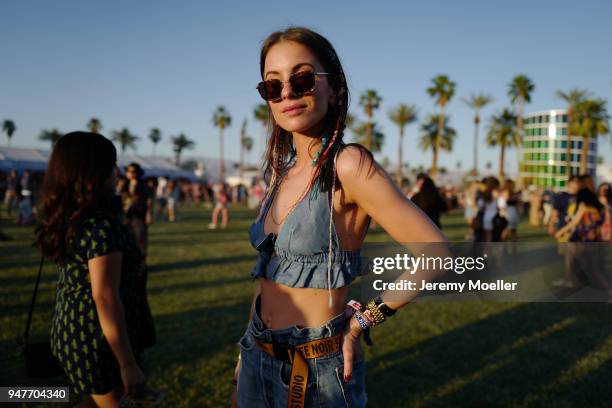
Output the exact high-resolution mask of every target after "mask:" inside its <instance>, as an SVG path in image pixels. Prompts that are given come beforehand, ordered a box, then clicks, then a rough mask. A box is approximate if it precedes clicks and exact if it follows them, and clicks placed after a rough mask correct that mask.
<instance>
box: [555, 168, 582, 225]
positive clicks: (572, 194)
mask: <svg viewBox="0 0 612 408" xmlns="http://www.w3.org/2000/svg"><path fill="white" fill-rule="evenodd" d="M578 190H579V183H578V176H571V177H570V178H569V180H568V181H567V191H562V192H560V193H557V194H555V197H554V199H553V211H552V215H551V217H550V220H549V221H548V234H549V235H555V233H556V232H557V231H558V230H560V229H561V228H563V227H564V226H565V224H567V222H568V221H569V220H570V218H571V217H572V215H574V212H575V210H576V193H577V192H578Z"/></svg>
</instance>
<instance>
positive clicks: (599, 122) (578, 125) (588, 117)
mask: <svg viewBox="0 0 612 408" xmlns="http://www.w3.org/2000/svg"><path fill="white" fill-rule="evenodd" d="M606 104H607V103H606V101H604V100H603V99H585V100H583V101H580V102H578V103H577V104H576V106H575V111H574V120H573V122H574V130H575V133H576V134H577V135H578V136H580V137H582V152H581V155H580V174H586V171H587V155H588V153H589V143H590V141H591V139H596V138H597V136H600V135H601V136H603V135H606V134H608V133H610V124H609V121H610V115H609V114H608V108H607V107H606Z"/></svg>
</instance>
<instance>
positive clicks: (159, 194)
mask: <svg viewBox="0 0 612 408" xmlns="http://www.w3.org/2000/svg"><path fill="white" fill-rule="evenodd" d="M167 185H168V179H167V178H166V177H164V176H159V177H158V178H157V187H156V189H155V200H156V201H157V219H158V220H159V219H161V218H162V214H163V213H164V212H165V211H166V205H167V201H166V199H167V196H166V188H167Z"/></svg>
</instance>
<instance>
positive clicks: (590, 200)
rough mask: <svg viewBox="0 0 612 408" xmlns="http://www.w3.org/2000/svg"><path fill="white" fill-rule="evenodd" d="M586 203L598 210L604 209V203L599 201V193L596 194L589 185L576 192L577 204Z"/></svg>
mask: <svg viewBox="0 0 612 408" xmlns="http://www.w3.org/2000/svg"><path fill="white" fill-rule="evenodd" d="M580 203H584V205H586V206H587V207H593V208H595V209H596V210H597V211H601V210H602V209H603V205H602V204H601V203H600V202H599V198H598V197H597V194H595V193H594V192H593V191H592V190H591V189H590V188H589V187H583V188H581V189H580V190H579V191H578V194H576V206H578V205H580Z"/></svg>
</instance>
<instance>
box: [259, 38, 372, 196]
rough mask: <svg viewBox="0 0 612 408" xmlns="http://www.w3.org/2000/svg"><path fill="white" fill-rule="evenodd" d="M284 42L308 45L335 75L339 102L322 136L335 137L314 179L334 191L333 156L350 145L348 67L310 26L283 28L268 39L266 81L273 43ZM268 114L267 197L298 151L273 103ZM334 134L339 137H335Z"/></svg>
mask: <svg viewBox="0 0 612 408" xmlns="http://www.w3.org/2000/svg"><path fill="white" fill-rule="evenodd" d="M282 41H294V42H297V43H299V44H302V45H304V46H306V47H308V48H309V49H310V50H311V51H312V52H313V53H314V54H315V56H316V57H317V59H318V60H319V62H320V63H321V64H322V65H323V67H324V69H325V71H326V72H329V73H330V74H331V75H328V76H327V80H328V82H329V84H330V86H331V88H332V89H333V90H334V93H335V94H336V98H335V103H334V104H332V105H330V106H329V108H328V112H327V115H326V117H325V119H324V120H325V126H324V127H323V128H324V131H323V135H322V136H327V137H328V138H331V140H330V141H329V142H328V144H327V146H326V148H325V149H324V151H323V152H322V153H321V155H320V156H319V158H318V160H317V162H316V165H315V166H316V169H315V173H314V174H315V176H314V177H313V179H312V181H311V185H312V184H315V183H316V182H317V181H318V184H319V190H320V191H322V192H324V191H329V190H331V185H332V177H333V158H334V156H335V154H336V152H337V151H338V150H339V149H341V148H342V147H343V146H346V145H347V144H345V143H344V142H343V141H342V138H343V136H344V128H345V121H346V116H347V114H348V102H349V91H348V85H347V83H346V77H345V75H344V70H343V69H342V65H341V63H340V58H339V57H338V54H337V53H336V50H335V49H334V47H333V46H332V45H331V43H330V42H329V41H328V40H327V39H326V38H325V37H323V36H322V35H321V34H318V33H316V32H314V31H312V30H310V29H308V28H304V27H289V28H287V29H285V30H282V31H275V32H273V33H272V34H270V35H269V36H268V38H266V40H265V41H264V43H263V45H262V48H261V53H260V57H259V67H260V74H261V77H262V80H263V79H264V66H265V62H266V56H267V55H268V51H270V48H271V47H272V46H274V45H275V44H278V43H280V42H282ZM268 115H269V118H270V119H269V120H270V129H271V130H270V138H269V142H268V146H267V150H266V155H265V160H264V165H263V168H264V174H265V175H266V178H267V179H270V183H269V186H270V187H271V188H269V189H268V192H267V194H266V197H267V196H268V195H269V194H270V193H271V191H272V188H273V187H274V186H275V184H276V183H277V182H278V181H279V180H280V176H281V175H282V173H283V171H284V169H285V168H286V166H287V164H288V163H289V162H291V160H292V159H293V158H294V156H295V154H296V152H295V150H294V149H293V136H292V134H291V132H288V131H286V130H284V129H283V128H281V127H280V126H279V125H278V124H277V123H276V121H275V120H274V117H273V115H272V114H271V112H270V108H269V105H268ZM334 134H335V137H333V135H334ZM350 145H355V146H358V147H359V148H360V150H361V151H362V153H365V154H367V155H369V157H370V158H371V159H372V161H373V157H372V153H370V152H369V151H368V150H367V149H366V148H365V147H363V146H361V145H359V144H356V143H350ZM362 159H363V154H362ZM264 200H265V199H264Z"/></svg>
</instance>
